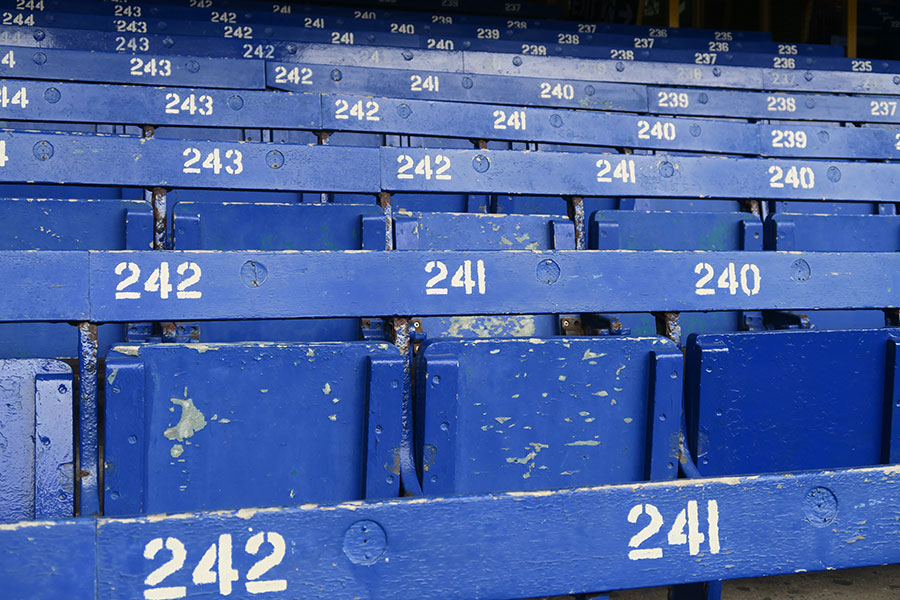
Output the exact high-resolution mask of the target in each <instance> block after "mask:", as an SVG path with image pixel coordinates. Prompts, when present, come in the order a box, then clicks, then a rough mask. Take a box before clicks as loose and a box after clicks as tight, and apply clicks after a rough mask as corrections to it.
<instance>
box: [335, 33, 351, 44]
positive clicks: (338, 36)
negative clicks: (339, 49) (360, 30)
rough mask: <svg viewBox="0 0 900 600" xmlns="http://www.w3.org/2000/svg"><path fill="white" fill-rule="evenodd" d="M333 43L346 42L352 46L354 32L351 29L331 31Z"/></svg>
mask: <svg viewBox="0 0 900 600" xmlns="http://www.w3.org/2000/svg"><path fill="white" fill-rule="evenodd" d="M331 43H332V44H346V45H348V46H352V45H353V44H354V41H353V32H351V31H344V32H341V31H332V32H331Z"/></svg>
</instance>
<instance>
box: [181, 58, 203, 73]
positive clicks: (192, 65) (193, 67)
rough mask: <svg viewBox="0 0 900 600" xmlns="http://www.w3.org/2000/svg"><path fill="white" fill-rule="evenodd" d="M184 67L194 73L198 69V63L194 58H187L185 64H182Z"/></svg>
mask: <svg viewBox="0 0 900 600" xmlns="http://www.w3.org/2000/svg"><path fill="white" fill-rule="evenodd" d="M184 67H185V68H186V69H187V70H188V72H190V73H196V72H197V71H199V70H200V63H198V62H197V61H196V60H189V61H187V64H185V65H184Z"/></svg>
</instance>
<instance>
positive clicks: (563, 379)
mask: <svg viewBox="0 0 900 600" xmlns="http://www.w3.org/2000/svg"><path fill="white" fill-rule="evenodd" d="M557 379H559V380H560V381H565V380H566V379H567V377H566V376H565V375H560V376H559V377H557Z"/></svg>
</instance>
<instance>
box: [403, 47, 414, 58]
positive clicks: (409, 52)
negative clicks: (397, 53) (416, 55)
mask: <svg viewBox="0 0 900 600" xmlns="http://www.w3.org/2000/svg"><path fill="white" fill-rule="evenodd" d="M401 54H402V55H403V60H412V59H413V51H412V50H410V49H409V48H407V49H405V50H404V51H403V52H401Z"/></svg>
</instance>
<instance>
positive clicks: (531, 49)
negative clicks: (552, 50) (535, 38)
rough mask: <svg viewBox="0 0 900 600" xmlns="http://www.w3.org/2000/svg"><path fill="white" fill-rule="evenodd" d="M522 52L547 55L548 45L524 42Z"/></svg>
mask: <svg viewBox="0 0 900 600" xmlns="http://www.w3.org/2000/svg"><path fill="white" fill-rule="evenodd" d="M522 54H534V55H537V56H547V46H545V45H543V44H522Z"/></svg>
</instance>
